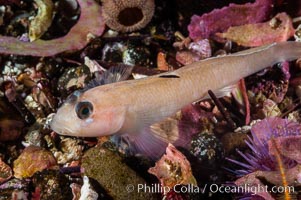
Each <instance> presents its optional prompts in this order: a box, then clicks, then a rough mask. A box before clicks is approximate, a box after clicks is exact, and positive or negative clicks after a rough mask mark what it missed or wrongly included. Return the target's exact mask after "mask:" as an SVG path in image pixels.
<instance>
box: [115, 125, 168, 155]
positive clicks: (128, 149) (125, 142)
mask: <svg viewBox="0 0 301 200" xmlns="http://www.w3.org/2000/svg"><path fill="white" fill-rule="evenodd" d="M112 139H113V142H114V143H115V144H117V146H118V149H119V150H121V151H122V152H124V153H126V154H127V155H134V156H140V155H144V156H146V157H148V158H151V159H153V160H157V159H159V158H160V157H161V156H162V155H163V154H164V152H165V150H166V147H167V144H168V143H166V142H165V141H164V140H163V139H161V138H158V137H156V136H155V134H154V133H153V132H152V131H151V129H150V128H149V127H147V128H144V129H143V130H139V131H138V132H137V133H126V134H121V135H118V136H117V137H116V136H113V137H112Z"/></svg>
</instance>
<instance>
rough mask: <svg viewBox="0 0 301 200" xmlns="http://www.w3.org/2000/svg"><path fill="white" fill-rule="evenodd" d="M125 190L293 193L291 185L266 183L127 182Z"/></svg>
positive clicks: (148, 191)
mask: <svg viewBox="0 0 301 200" xmlns="http://www.w3.org/2000/svg"><path fill="white" fill-rule="evenodd" d="M126 190H127V192H138V193H140V192H144V193H162V194H166V193H168V192H169V191H170V190H174V192H176V193H205V192H209V193H213V194H214V193H228V194H235V193H236V194H243V193H250V194H258V193H262V192H270V193H294V192H295V188H294V187H293V186H286V187H284V186H273V187H268V186H266V185H260V184H258V185H248V184H245V185H240V186H236V185H218V184H205V185H204V186H203V187H198V186H196V185H179V184H177V185H175V186H174V187H172V188H170V187H167V186H162V185H161V184H151V185H148V184H138V185H136V186H135V185H132V184H129V185H127V186H126Z"/></svg>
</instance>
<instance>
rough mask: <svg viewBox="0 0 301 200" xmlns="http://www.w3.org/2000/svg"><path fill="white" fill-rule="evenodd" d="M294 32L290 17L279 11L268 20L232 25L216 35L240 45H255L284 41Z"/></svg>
mask: <svg viewBox="0 0 301 200" xmlns="http://www.w3.org/2000/svg"><path fill="white" fill-rule="evenodd" d="M294 33H295V29H294V27H293V22H292V20H291V18H290V17H289V16H288V15H287V14H286V13H279V14H278V15H276V16H275V17H274V18H272V19H271V20H270V21H268V22H265V23H258V24H247V25H242V26H234V27H230V28H229V29H228V30H227V31H226V32H224V33H217V34H216V35H217V36H218V37H221V38H225V39H228V40H231V41H233V42H236V43H237V44H238V45H241V46H245V47H257V46H262V45H267V44H271V43H274V42H283V41H286V40H288V39H289V38H290V37H292V36H293V35H294Z"/></svg>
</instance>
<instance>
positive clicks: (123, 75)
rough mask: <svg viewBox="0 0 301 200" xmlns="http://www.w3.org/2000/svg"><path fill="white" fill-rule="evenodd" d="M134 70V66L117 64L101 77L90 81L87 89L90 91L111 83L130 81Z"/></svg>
mask: <svg viewBox="0 0 301 200" xmlns="http://www.w3.org/2000/svg"><path fill="white" fill-rule="evenodd" d="M133 68H134V66H130V65H125V64H117V65H115V66H113V67H111V68H110V69H108V70H107V71H105V72H104V73H103V74H102V75H101V76H100V77H98V78H95V79H93V80H92V81H90V83H88V84H87V86H86V88H85V89H90V88H94V87H97V86H100V85H105V84H109V83H115V82H119V81H124V80H126V79H128V78H129V76H130V75H131V74H132V70H133Z"/></svg>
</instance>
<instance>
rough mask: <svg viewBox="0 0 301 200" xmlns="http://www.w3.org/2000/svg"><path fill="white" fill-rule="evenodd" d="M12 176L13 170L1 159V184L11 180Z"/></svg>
mask: <svg viewBox="0 0 301 200" xmlns="http://www.w3.org/2000/svg"><path fill="white" fill-rule="evenodd" d="M12 175H13V172H12V170H11V168H10V167H9V166H8V165H7V164H6V163H5V162H3V161H2V160H1V158H0V184H1V183H3V182H5V181H7V180H9V179H10V178H11V176H12Z"/></svg>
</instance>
